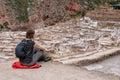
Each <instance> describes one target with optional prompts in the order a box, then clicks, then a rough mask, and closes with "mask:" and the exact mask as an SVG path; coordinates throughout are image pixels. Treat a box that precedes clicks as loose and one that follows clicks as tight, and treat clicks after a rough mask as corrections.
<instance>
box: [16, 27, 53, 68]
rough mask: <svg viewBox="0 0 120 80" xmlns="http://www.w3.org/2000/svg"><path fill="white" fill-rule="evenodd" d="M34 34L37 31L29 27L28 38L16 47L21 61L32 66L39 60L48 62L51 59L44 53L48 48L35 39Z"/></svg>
mask: <svg viewBox="0 0 120 80" xmlns="http://www.w3.org/2000/svg"><path fill="white" fill-rule="evenodd" d="M34 35H35V31H34V30H33V29H28V30H27V32H26V38H25V39H23V40H22V41H21V43H19V44H18V45H17V46H16V48H15V54H16V56H17V57H18V58H19V61H20V63H21V64H22V65H24V66H32V65H34V64H36V63H37V62H38V61H45V62H47V61H49V60H51V57H49V56H48V55H46V54H45V53H44V52H45V51H46V50H45V49H44V48H43V47H41V46H40V45H38V43H37V42H35V41H34ZM20 44H22V46H23V47H20Z"/></svg>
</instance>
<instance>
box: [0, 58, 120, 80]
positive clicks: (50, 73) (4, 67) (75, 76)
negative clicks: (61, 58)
mask: <svg viewBox="0 0 120 80" xmlns="http://www.w3.org/2000/svg"><path fill="white" fill-rule="evenodd" d="M14 61H15V60H13V61H8V62H6V63H0V65H1V68H0V72H1V73H0V80H8V79H9V80H120V78H119V77H117V76H114V75H108V74H104V73H100V72H93V71H87V70H85V69H83V68H81V67H77V66H72V65H63V64H60V63H56V62H52V61H51V62H46V63H45V62H41V63H40V64H41V65H42V67H41V68H39V69H12V68H11V64H12V63H13V62H14Z"/></svg>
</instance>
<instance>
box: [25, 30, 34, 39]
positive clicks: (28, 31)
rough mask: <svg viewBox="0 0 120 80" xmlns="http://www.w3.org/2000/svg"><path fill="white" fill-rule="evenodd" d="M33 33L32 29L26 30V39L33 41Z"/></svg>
mask: <svg viewBox="0 0 120 80" xmlns="http://www.w3.org/2000/svg"><path fill="white" fill-rule="evenodd" d="M34 34H35V31H34V30H33V29H31V28H30V29H28V30H27V32H26V38H28V39H33V38H34Z"/></svg>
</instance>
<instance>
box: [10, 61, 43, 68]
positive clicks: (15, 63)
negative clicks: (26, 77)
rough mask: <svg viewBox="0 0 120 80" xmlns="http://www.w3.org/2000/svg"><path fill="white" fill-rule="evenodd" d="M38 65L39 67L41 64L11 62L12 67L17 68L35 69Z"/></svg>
mask: <svg viewBox="0 0 120 80" xmlns="http://www.w3.org/2000/svg"><path fill="white" fill-rule="evenodd" d="M39 67H41V65H38V64H35V65H33V66H23V65H21V64H20V62H14V63H13V64H12V68H14V69H18V68H19V69H35V68H39Z"/></svg>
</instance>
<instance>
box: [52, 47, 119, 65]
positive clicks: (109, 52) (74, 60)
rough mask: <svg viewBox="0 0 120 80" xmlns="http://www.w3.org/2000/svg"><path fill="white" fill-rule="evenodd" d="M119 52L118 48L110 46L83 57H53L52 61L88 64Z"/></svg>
mask: <svg viewBox="0 0 120 80" xmlns="http://www.w3.org/2000/svg"><path fill="white" fill-rule="evenodd" d="M117 54H120V48H112V49H108V50H105V51H101V52H98V53H94V54H91V55H88V56H84V57H76V58H74V56H73V58H71V59H70V58H69V59H54V61H58V62H61V63H63V64H75V65H88V64H90V63H95V62H98V61H101V60H104V59H106V58H109V57H111V56H114V55H117Z"/></svg>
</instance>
